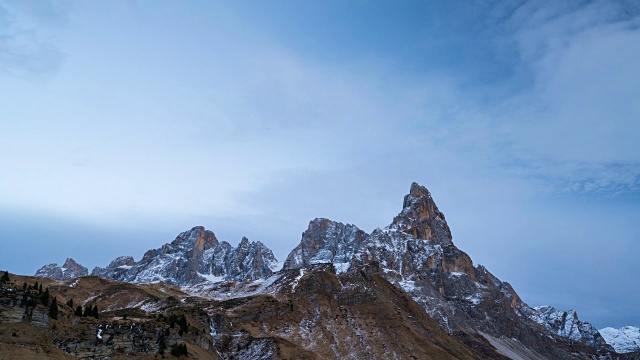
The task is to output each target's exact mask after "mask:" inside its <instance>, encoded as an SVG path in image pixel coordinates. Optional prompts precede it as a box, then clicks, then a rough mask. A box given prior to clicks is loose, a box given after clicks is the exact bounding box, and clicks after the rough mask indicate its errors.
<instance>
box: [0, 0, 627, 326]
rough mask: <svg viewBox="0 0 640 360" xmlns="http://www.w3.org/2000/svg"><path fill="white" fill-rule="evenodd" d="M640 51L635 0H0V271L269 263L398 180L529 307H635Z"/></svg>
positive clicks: (386, 203)
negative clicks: (236, 260) (193, 244)
mask: <svg viewBox="0 0 640 360" xmlns="http://www.w3.org/2000/svg"><path fill="white" fill-rule="evenodd" d="M489 3H490V4H489ZM638 64H640V5H638V3H637V2H635V1H608V0H607V1H605V0H602V1H562V2H557V1H492V2H483V1H474V2H451V1H419V2H418V1H415V2H412V1H409V2H402V3H401V4H399V3H393V2H388V3H381V2H342V1H305V2H299V1H282V2H259V1H248V2H232V1H222V2H215V3H214V2H210V1H190V2H182V1H163V2H157V1H126V2H125V1H101V2H97V1H92V2H75V1H63V2H58V1H46V0H43V1H37V2H22V1H0V154H1V155H0V240H1V244H2V251H1V252H0V269H3V270H4V269H7V270H9V271H10V272H15V273H21V274H33V273H34V272H35V271H36V270H37V269H38V268H39V267H40V266H42V265H44V264H46V263H51V262H57V263H58V264H62V263H63V262H64V261H65V259H66V258H67V257H73V258H74V259H75V260H77V261H78V262H79V263H80V264H82V265H84V266H87V267H88V268H89V269H90V270H91V269H92V268H93V267H94V266H97V265H99V266H105V265H107V264H108V262H109V261H110V260H112V259H113V258H115V257H116V256H119V255H132V256H134V257H135V258H136V260H139V259H140V257H141V256H142V254H143V253H144V251H146V250H148V249H151V248H157V247H160V246H161V245H162V244H163V243H166V242H170V241H172V240H173V239H174V238H175V236H176V235H177V234H178V233H180V232H182V231H184V230H187V229H190V228H191V227H193V226H195V225H203V226H205V227H206V228H207V229H211V230H213V231H214V232H215V233H216V235H217V237H218V238H219V239H220V240H226V241H229V242H230V243H232V244H233V245H234V246H235V245H236V244H237V243H238V242H239V241H240V239H241V237H242V236H247V237H248V238H249V239H250V240H260V241H262V242H263V243H265V244H266V245H267V246H269V247H270V248H271V249H272V250H273V251H274V253H275V255H276V257H277V258H278V259H279V260H284V258H285V257H286V255H287V254H288V252H289V251H290V250H291V249H292V248H293V247H294V246H295V245H296V244H297V243H298V242H299V241H300V234H301V233H302V232H303V231H304V230H305V229H306V227H307V224H308V221H309V220H311V219H313V218H315V217H326V218H330V219H333V220H336V221H341V222H345V223H353V224H355V225H357V226H359V227H360V228H362V229H363V230H366V231H368V232H370V231H372V230H373V229H375V228H376V227H384V226H386V225H388V224H389V223H390V222H391V220H392V219H393V217H394V216H395V215H396V214H397V213H398V212H399V211H400V210H401V208H402V199H403V196H404V195H405V194H406V193H407V192H408V191H409V186H410V184H411V182H412V181H417V182H419V183H420V184H422V185H425V186H426V187H427V188H428V189H429V190H430V191H431V193H432V195H433V197H434V199H435V201H436V203H437V204H438V206H439V208H440V210H441V211H442V212H444V214H445V215H446V218H447V221H448V223H449V225H450V227H451V229H452V233H453V241H454V243H455V244H456V245H457V246H458V247H459V248H461V249H462V250H464V251H466V252H467V253H468V254H469V255H470V256H471V258H472V259H473V260H474V262H475V263H476V264H477V263H481V264H483V265H485V266H486V267H487V268H488V269H489V270H490V271H492V272H493V273H494V274H495V275H496V276H498V277H499V278H500V279H501V280H503V281H508V282H510V283H511V284H512V285H513V287H514V288H515V289H516V291H518V293H519V294H520V295H521V297H522V298H523V300H524V301H525V302H527V303H528V304H529V305H532V306H536V305H547V304H548V305H553V306H555V307H557V308H559V309H567V310H568V309H575V310H577V312H578V314H579V316H580V318H581V319H583V320H587V321H590V322H592V323H593V324H594V325H595V326H596V327H598V328H602V327H605V326H612V327H620V326H623V325H634V326H638V325H640V312H639V310H638V307H637V304H639V303H640V288H639V287H638V286H637V284H638V282H637V274H638V273H639V272H640V261H638V254H640V227H639V226H638V224H639V223H640V141H638V139H640V71H639V70H638Z"/></svg>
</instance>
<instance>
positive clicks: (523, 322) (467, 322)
mask: <svg viewBox="0 0 640 360" xmlns="http://www.w3.org/2000/svg"><path fill="white" fill-rule="evenodd" d="M319 263H333V264H334V265H335V268H336V270H337V272H338V273H343V272H347V271H349V270H353V269H358V268H361V267H362V266H368V265H372V264H375V265H376V266H379V268H380V269H381V274H382V276H383V277H384V278H385V279H387V280H388V281H390V282H392V283H394V284H396V285H398V286H399V287H401V288H402V289H403V290H404V291H406V292H407V293H408V294H409V295H410V296H411V297H412V298H413V299H414V300H415V301H416V302H417V303H418V304H420V305H421V306H422V307H423V308H424V309H425V310H426V311H427V313H428V314H429V315H430V316H431V317H432V318H433V319H434V320H436V321H437V322H438V323H439V324H440V325H441V326H442V327H443V328H444V329H445V330H447V331H448V332H450V333H454V334H455V333H464V334H472V335H471V336H475V335H477V334H482V336H484V337H485V338H491V339H493V340H496V341H498V340H500V341H502V340H501V339H503V338H507V339H516V340H517V341H516V342H513V343H510V344H507V345H508V346H509V347H513V346H516V347H518V346H520V347H522V349H517V351H518V352H519V353H520V354H525V355H524V356H525V358H532V359H538V358H549V357H553V358H563V357H564V356H565V355H566V354H565V353H563V352H556V351H555V350H549V349H554V348H555V347H556V346H555V345H553V343H554V342H555V341H563V340H562V339H559V340H558V338H557V337H556V338H555V339H554V340H550V337H552V336H547V335H546V334H544V332H545V331H544V330H542V329H541V328H540V327H539V326H538V325H537V324H535V323H534V322H533V321H531V320H530V319H529V318H528V317H527V316H525V315H523V314H528V313H534V312H535V311H534V310H532V309H531V308H530V307H529V306H527V305H526V304H525V303H523V302H522V300H521V299H520V298H519V296H518V295H517V294H516V292H515V291H514V290H513V288H512V287H511V286H510V285H509V284H508V283H506V282H503V281H500V280H499V279H498V278H496V277H495V276H494V275H492V274H491V273H490V272H489V271H488V270H487V269H486V268H484V267H483V266H474V265H473V262H472V261H471V258H470V257H469V256H468V255H467V254H466V253H464V252H463V251H461V250H459V249H458V248H457V247H456V246H455V245H454V244H453V241H452V236H451V231H450V229H449V226H448V225H447V223H446V220H445V217H444V215H443V214H442V212H440V211H439V210H438V207H437V206H436V205H435V202H434V201H433V198H432V197H431V194H430V193H429V191H428V190H427V189H426V188H424V187H423V186H420V185H418V184H416V183H413V184H412V185H411V189H410V192H409V194H408V195H406V196H405V198H404V202H403V208H402V211H401V212H400V214H398V216H396V217H395V218H394V219H393V221H392V223H391V224H390V225H389V226H387V227H385V228H383V229H380V228H378V229H376V230H374V231H373V232H372V233H371V234H366V233H365V232H363V231H362V230H360V229H358V228H357V227H356V226H354V225H345V224H342V223H339V222H334V221H331V220H327V219H315V220H313V221H311V223H310V224H309V228H308V229H307V231H305V232H304V233H303V235H302V240H301V242H300V244H299V245H298V246H297V247H296V248H295V249H294V250H293V251H292V252H291V253H290V254H289V256H288V257H287V260H286V261H285V264H284V269H295V268H303V267H305V266H308V265H310V264H319ZM585 330H586V329H585ZM590 330H591V329H589V331H590ZM474 334H475V335H474ZM554 334H558V333H557V332H554ZM589 334H590V335H592V336H591V337H590V338H589V336H587V335H586V334H585V336H586V337H585V338H582V337H581V338H580V339H581V340H579V341H585V345H589V346H605V345H604V342H603V341H599V340H598V339H597V335H596V334H597V331H595V333H589ZM507 345H505V346H507Z"/></svg>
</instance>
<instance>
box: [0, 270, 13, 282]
mask: <svg viewBox="0 0 640 360" xmlns="http://www.w3.org/2000/svg"><path fill="white" fill-rule="evenodd" d="M0 280H2V282H3V283H8V282H9V280H11V279H9V272H8V271H5V272H4V274H2V278H0Z"/></svg>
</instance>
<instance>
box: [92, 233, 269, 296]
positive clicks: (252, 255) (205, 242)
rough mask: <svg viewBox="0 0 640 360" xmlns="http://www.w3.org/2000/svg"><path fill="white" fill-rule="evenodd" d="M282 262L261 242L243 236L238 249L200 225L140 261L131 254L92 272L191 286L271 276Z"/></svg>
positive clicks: (149, 253)
mask: <svg viewBox="0 0 640 360" xmlns="http://www.w3.org/2000/svg"><path fill="white" fill-rule="evenodd" d="M277 264H278V261H277V260H276V258H275V257H274V255H273V252H271V250H269V249H268V248H267V247H266V246H264V245H263V244H262V243H261V242H259V241H257V242H250V241H249V240H248V239H247V238H243V239H242V241H241V242H240V244H239V245H238V247H237V248H234V247H233V246H231V245H230V244H229V243H227V242H226V241H218V239H217V238H216V236H215V234H214V233H213V232H212V231H210V230H206V229H205V228H204V227H202V226H196V227H194V228H193V229H191V230H189V231H185V232H183V233H181V234H180V235H178V236H177V237H176V239H175V240H174V241H172V242H171V243H170V244H165V245H163V246H162V247H161V248H159V249H154V250H149V251H147V252H146V253H145V254H144V256H143V257H142V259H141V260H140V261H139V262H135V261H134V259H133V258H132V257H130V256H121V257H118V258H116V259H115V260H113V261H112V262H111V263H110V264H109V265H108V266H107V267H106V268H99V267H96V268H95V269H93V271H92V272H91V274H92V275H96V276H100V277H103V278H106V279H110V280H117V281H126V282H134V283H150V282H155V281H163V282H166V283H168V284H173V285H188V284H195V283H199V282H203V281H207V280H210V281H220V280H229V281H247V280H255V279H258V278H261V277H265V276H268V275H270V274H271V273H272V272H273V270H275V268H276V267H277Z"/></svg>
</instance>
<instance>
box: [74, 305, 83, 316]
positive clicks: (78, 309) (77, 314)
mask: <svg viewBox="0 0 640 360" xmlns="http://www.w3.org/2000/svg"><path fill="white" fill-rule="evenodd" d="M74 315H75V316H82V306H80V305H78V307H77V308H76V312H75V313H74Z"/></svg>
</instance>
